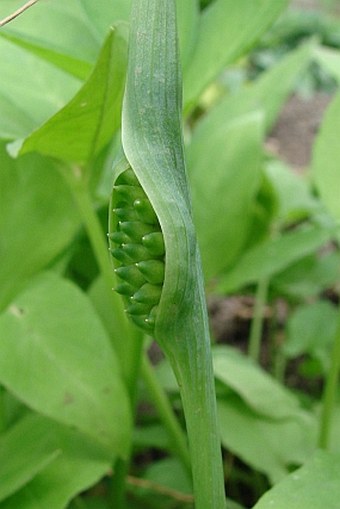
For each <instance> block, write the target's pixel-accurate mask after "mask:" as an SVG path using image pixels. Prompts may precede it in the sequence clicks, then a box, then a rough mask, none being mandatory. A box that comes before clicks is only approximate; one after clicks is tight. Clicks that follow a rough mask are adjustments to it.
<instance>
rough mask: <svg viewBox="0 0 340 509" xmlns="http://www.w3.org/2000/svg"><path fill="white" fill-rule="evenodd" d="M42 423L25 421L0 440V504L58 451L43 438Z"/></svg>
mask: <svg viewBox="0 0 340 509" xmlns="http://www.w3.org/2000/svg"><path fill="white" fill-rule="evenodd" d="M44 432H46V423H44V422H43V421H40V420H37V419H36V420H34V423H33V425H32V419H30V417H28V418H27V417H26V418H25V419H23V420H22V421H20V423H19V424H17V425H16V426H13V427H12V428H11V429H10V430H8V431H7V432H6V433H5V434H3V435H1V436H0V464H1V465H2V466H1V470H0V501H2V500H4V499H5V498H6V497H8V496H10V495H12V494H13V493H15V492H16V491H18V490H19V489H20V488H21V487H22V486H24V485H25V484H27V483H28V482H29V481H31V480H32V479H33V478H34V477H35V476H36V475H37V474H38V473H39V472H41V471H42V470H44V469H45V468H46V467H47V466H48V465H49V464H50V463H51V462H52V461H54V460H55V459H56V458H57V457H58V455H59V454H60V450H59V449H58V448H57V447H56V445H55V444H52V443H51V440H50V437H49V436H46V435H45V434H44Z"/></svg>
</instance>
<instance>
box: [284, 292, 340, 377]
mask: <svg viewBox="0 0 340 509" xmlns="http://www.w3.org/2000/svg"><path fill="white" fill-rule="evenodd" d="M337 325H338V311H337V309H336V307H335V306H333V305H332V304H331V303H330V302H328V301H321V300H320V301H317V302H314V303H310V304H307V305H305V306H300V307H299V308H298V309H297V310H296V311H295V313H293V314H292V315H291V316H290V318H289V320H288V323H287V333H288V334H287V340H286V341H285V343H284V345H283V349H284V352H285V354H286V355H287V356H288V357H298V356H299V355H305V354H309V355H311V356H312V357H314V358H316V359H318V360H319V361H320V363H321V365H322V366H323V368H324V371H325V373H327V372H328V369H329V364H330V356H331V345H332V344H333V341H334V338H335V334H336V329H337Z"/></svg>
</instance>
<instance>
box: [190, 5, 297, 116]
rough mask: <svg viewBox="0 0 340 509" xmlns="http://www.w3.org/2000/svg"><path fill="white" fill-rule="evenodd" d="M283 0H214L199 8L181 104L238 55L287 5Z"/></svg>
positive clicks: (251, 43) (195, 99) (195, 94)
mask: <svg viewBox="0 0 340 509" xmlns="http://www.w3.org/2000/svg"><path fill="white" fill-rule="evenodd" d="M287 4H288V2H287V1H286V0H276V2H272V1H271V0H239V1H238V2H235V1H234V0H216V1H215V2H213V3H212V4H211V5H210V6H209V7H208V8H207V9H205V10H204V11H203V14H202V15H201V20H200V31H199V35H198V39H197V43H196V48H195V53H194V54H193V56H192V59H191V65H190V67H189V68H188V69H187V72H186V74H185V75H184V104H185V105H186V107H187V108H191V107H192V106H194V105H195V102H196V101H197V99H198V97H199V95H200V94H201V93H202V91H203V89H204V87H206V86H207V85H208V84H209V82H211V81H212V80H213V79H215V78H216V76H217V75H218V73H219V72H221V71H222V69H223V68H224V67H225V66H226V65H228V64H230V63H231V62H233V61H235V60H236V59H237V58H239V57H240V56H241V55H242V54H243V53H244V52H245V51H247V50H248V49H249V48H250V47H251V46H252V45H253V44H254V43H255V42H256V40H257V39H258V38H259V37H260V36H261V35H262V34H263V33H264V32H265V31H266V30H267V28H268V27H269V26H270V25H271V24H272V23H273V22H274V20H275V19H276V18H277V17H278V16H279V14H280V13H281V12H282V11H283V9H284V8H285V7H286V6H287Z"/></svg>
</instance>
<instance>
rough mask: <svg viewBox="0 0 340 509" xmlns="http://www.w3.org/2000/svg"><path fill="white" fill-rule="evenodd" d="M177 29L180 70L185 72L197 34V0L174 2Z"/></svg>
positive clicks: (178, 0) (177, 0) (198, 18)
mask: <svg viewBox="0 0 340 509" xmlns="http://www.w3.org/2000/svg"><path fill="white" fill-rule="evenodd" d="M176 4H177V28H178V39H179V54H180V57H181V64H182V69H183V70H185V69H186V67H187V66H189V65H190V63H191V58H192V54H193V52H194V51H195V45H196V39H197V35H198V32H199V21H200V15H199V6H198V2H197V0H186V1H185V2H183V0H176Z"/></svg>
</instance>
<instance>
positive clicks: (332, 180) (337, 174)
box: [312, 93, 340, 220]
mask: <svg viewBox="0 0 340 509" xmlns="http://www.w3.org/2000/svg"><path fill="white" fill-rule="evenodd" d="M339 129H340V93H338V94H337V95H336V96H335V98H334V99H333V100H332V102H331V104H330V106H329V107H328V109H327V111H326V114H325V116H324V119H323V122H322V124H321V128H320V131H319V133H318V135H317V138H316V142H315V145H314V151H313V158H312V176H313V179H314V182H315V185H316V187H317V189H318V191H319V193H320V197H321V199H322V201H323V202H324V204H325V205H326V207H327V209H328V210H329V212H330V213H331V214H332V215H333V216H334V218H335V219H337V220H339V219H340V200H339V189H340V147H339V144H338V138H337V132H339Z"/></svg>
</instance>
